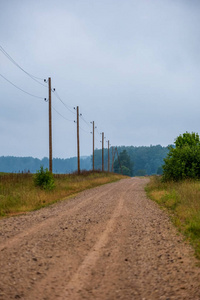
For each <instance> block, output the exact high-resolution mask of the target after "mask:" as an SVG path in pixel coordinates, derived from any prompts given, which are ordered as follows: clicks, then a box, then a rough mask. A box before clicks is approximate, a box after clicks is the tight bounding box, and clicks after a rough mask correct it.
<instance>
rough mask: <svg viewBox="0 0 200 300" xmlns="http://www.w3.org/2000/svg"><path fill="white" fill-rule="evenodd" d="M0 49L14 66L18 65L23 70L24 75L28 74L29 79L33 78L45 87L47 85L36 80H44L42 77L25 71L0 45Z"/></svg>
mask: <svg viewBox="0 0 200 300" xmlns="http://www.w3.org/2000/svg"><path fill="white" fill-rule="evenodd" d="M0 51H1V52H2V53H3V54H4V55H5V56H6V57H7V58H8V59H9V60H10V61H11V62H12V63H13V64H14V65H15V66H16V67H18V68H19V69H20V70H21V71H22V72H24V73H25V74H26V75H28V76H29V77H30V78H31V79H33V80H34V81H36V82H37V83H39V84H40V85H43V86H45V87H47V86H46V85H44V84H43V83H41V82H39V81H38V80H42V81H43V80H44V79H43V78H40V77H36V76H34V75H32V74H30V73H28V72H27V71H25V70H24V69H23V68H22V67H21V66H20V65H19V64H18V63H17V62H16V61H15V60H14V59H13V58H12V57H11V56H10V55H9V54H8V53H7V52H6V50H5V49H4V48H3V47H2V46H1V45H0Z"/></svg>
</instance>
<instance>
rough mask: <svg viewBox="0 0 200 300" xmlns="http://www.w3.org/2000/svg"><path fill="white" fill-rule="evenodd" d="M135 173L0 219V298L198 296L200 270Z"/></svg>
mask: <svg viewBox="0 0 200 300" xmlns="http://www.w3.org/2000/svg"><path fill="white" fill-rule="evenodd" d="M147 181H148V179H140V178H132V179H125V180H122V181H120V182H117V183H113V184H108V185H105V186H102V187H98V188H95V189H92V190H88V191H86V192H83V193H81V194H79V195H78V196H77V197H75V198H73V199H71V200H67V201H63V202H60V203H58V204H55V205H53V206H51V207H49V208H45V209H42V210H40V211H36V212H32V213H29V214H27V215H24V216H20V217H13V218H9V219H3V220H1V221H0V299H1V300H8V299H26V300H36V299H40V300H52V299H59V300H61V299H70V300H71V299H75V300H76V299H77V300H79V299H89V300H90V299H91V300H94V299H101V300H114V299H123V300H125V299H129V300H130V299H136V300H137V299H141V300H144V299H145V300H155V299H165V300H167V299H168V300H169V299H170V300H172V299H176V300H178V299H181V300H183V299H187V300H188V299H192V300H197V299H198V300H199V299H200V268H199V267H197V266H196V260H195V258H194V256H193V251H192V250H191V248H190V247H189V246H188V245H186V244H185V243H184V242H183V241H182V238H181V236H179V235H178V234H177V232H176V230H175V229H174V228H173V226H172V225H171V223H170V221H169V219H168V217H167V215H166V214H165V213H164V212H163V211H161V210H160V209H159V208H158V206H157V205H156V204H155V203H153V202H152V201H151V200H149V199H147V198H146V196H145V192H144V186H145V184H146V183H147Z"/></svg>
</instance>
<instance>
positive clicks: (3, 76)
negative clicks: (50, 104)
mask: <svg viewBox="0 0 200 300" xmlns="http://www.w3.org/2000/svg"><path fill="white" fill-rule="evenodd" d="M0 76H1V77H2V78H3V79H4V80H6V81H7V82H9V83H10V84H11V85H13V86H14V87H15V88H16V89H18V90H20V91H22V92H23V93H25V94H28V95H29V96H32V97H35V98H38V99H44V98H43V97H39V96H36V95H33V94H31V93H29V92H27V91H25V90H23V89H21V88H20V87H18V86H17V85H16V84H14V83H13V82H11V81H10V80H8V79H7V78H6V77H4V76H3V75H2V74H0Z"/></svg>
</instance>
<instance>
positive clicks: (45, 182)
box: [34, 166, 55, 190]
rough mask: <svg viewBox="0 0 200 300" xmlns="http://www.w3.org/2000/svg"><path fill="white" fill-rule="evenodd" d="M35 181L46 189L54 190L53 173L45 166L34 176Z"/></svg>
mask: <svg viewBox="0 0 200 300" xmlns="http://www.w3.org/2000/svg"><path fill="white" fill-rule="evenodd" d="M34 183H35V185H36V186H39V187H41V188H42V189H44V190H52V189H53V188H54V187H55V183H54V178H53V175H52V173H51V172H50V171H49V170H48V169H47V168H46V169H44V167H43V166H41V167H40V170H39V171H37V173H36V174H35V176H34Z"/></svg>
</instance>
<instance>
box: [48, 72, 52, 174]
mask: <svg viewBox="0 0 200 300" xmlns="http://www.w3.org/2000/svg"><path fill="white" fill-rule="evenodd" d="M48 82H49V171H50V172H51V173H52V122H51V119H52V113H51V77H49V79H48Z"/></svg>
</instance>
